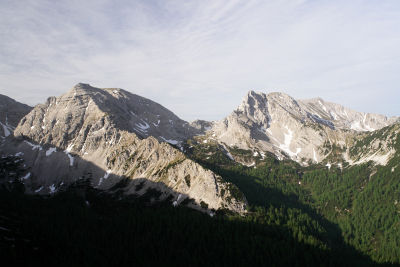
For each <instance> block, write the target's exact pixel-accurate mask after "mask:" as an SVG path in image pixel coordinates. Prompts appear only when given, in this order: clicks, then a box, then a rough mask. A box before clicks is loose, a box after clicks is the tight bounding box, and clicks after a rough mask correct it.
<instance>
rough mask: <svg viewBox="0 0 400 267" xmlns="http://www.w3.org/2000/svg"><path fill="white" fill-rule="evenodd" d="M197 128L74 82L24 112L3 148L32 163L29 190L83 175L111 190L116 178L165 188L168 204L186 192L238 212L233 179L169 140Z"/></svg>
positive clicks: (138, 101)
mask: <svg viewBox="0 0 400 267" xmlns="http://www.w3.org/2000/svg"><path fill="white" fill-rule="evenodd" d="M197 132H198V131H197V130H196V129H195V128H193V127H191V126H190V125H189V124H188V123H186V122H185V121H182V120H181V119H179V118H178V117H177V116H176V115H174V114H173V113H172V112H170V111H169V110H167V109H166V108H164V107H162V106H161V105H159V104H157V103H155V102H153V101H151V100H148V99H145V98H143V97H140V96H137V95H133V94H131V93H129V92H126V91H124V90H121V89H100V88H94V87H91V86H90V85H87V84H78V85H77V86H75V87H74V88H72V90H70V91H69V92H67V93H66V94H64V95H62V96H60V97H57V98H56V97H50V98H49V99H48V100H47V102H46V103H45V104H41V105H37V106H36V107H35V108H34V109H33V110H32V111H31V112H30V113H29V114H28V115H26V116H25V117H24V118H23V119H22V120H21V121H20V123H19V125H18V127H17V128H16V129H15V132H14V135H15V137H16V140H13V141H12V142H10V144H8V147H7V151H9V152H10V153H15V154H18V153H19V154H20V155H21V156H22V157H23V158H24V160H25V162H26V164H27V166H28V167H29V168H30V173H31V174H30V175H29V177H28V178H27V179H25V181H24V183H25V184H26V185H27V186H28V187H29V188H30V190H31V192H36V193H52V192H54V191H57V190H58V188H59V187H60V186H62V185H65V184H70V183H72V182H74V181H76V180H77V179H79V178H82V177H87V178H91V181H92V183H93V186H95V187H98V188H101V189H105V190H113V188H114V187H115V186H116V185H118V184H120V183H121V179H122V180H125V181H126V182H125V184H124V186H123V191H124V193H125V194H139V195H141V194H144V193H145V191H146V190H147V189H148V188H149V187H152V188H156V189H158V190H159V191H162V192H163V194H162V195H161V196H160V199H163V198H164V199H165V198H167V197H168V196H169V197H171V196H173V198H175V199H176V200H175V202H174V205H175V204H176V205H178V204H179V203H181V202H182V201H184V200H185V199H186V198H190V199H193V200H194V203H193V206H197V207H199V206H200V204H201V203H202V202H203V205H202V206H203V208H204V206H208V209H219V208H226V209H230V210H233V211H236V212H244V211H245V206H246V200H245V198H244V197H243V196H241V197H237V195H238V194H235V197H234V196H233V194H231V189H236V190H237V188H236V187H235V186H234V185H232V184H230V183H227V182H225V181H223V179H222V178H221V177H220V176H218V175H216V174H215V173H213V172H211V171H209V170H206V169H204V168H203V167H202V166H200V165H199V164H197V163H195V162H193V161H191V160H189V159H187V158H186V157H185V155H184V154H183V153H181V152H180V151H179V149H177V148H175V147H173V146H171V145H170V144H173V145H177V146H179V144H180V142H181V141H183V140H185V139H186V138H188V137H189V136H191V135H193V134H195V133H197ZM168 143H169V144H168ZM124 178H127V179H124ZM142 182H144V184H141V183H142ZM139 184H140V185H139ZM204 203H205V204H204Z"/></svg>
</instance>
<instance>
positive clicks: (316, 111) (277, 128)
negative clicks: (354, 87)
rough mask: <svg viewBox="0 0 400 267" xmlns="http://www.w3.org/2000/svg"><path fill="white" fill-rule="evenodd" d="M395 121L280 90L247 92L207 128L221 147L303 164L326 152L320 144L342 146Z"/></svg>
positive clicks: (319, 158)
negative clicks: (266, 152)
mask: <svg viewBox="0 0 400 267" xmlns="http://www.w3.org/2000/svg"><path fill="white" fill-rule="evenodd" d="M398 120H399V118H398V117H392V118H388V117H386V116H383V115H377V114H371V113H362V112H356V111H353V110H351V109H348V108H345V107H343V106H341V105H338V104H334V103H330V102H325V101H324V100H322V99H321V98H315V99H310V100H295V99H294V98H292V97H290V96H289V95H287V94H284V93H277V92H274V93H269V94H265V93H257V92H254V91H249V92H248V93H247V95H246V96H245V97H244V98H243V100H242V102H241V104H240V105H239V106H238V108H237V109H236V110H234V111H233V112H232V113H231V114H230V115H229V116H227V117H226V118H225V119H223V120H221V121H219V122H216V123H214V125H213V127H212V130H211V132H212V134H213V136H214V137H215V138H216V139H217V140H219V141H220V142H221V143H223V144H225V145H227V146H231V147H239V148H242V149H252V150H255V151H257V150H259V151H261V152H265V151H268V152H272V153H274V154H276V155H277V156H278V157H279V158H291V159H293V160H296V161H298V162H300V163H303V164H306V162H307V161H312V162H316V163H318V162H321V161H322V160H323V159H324V158H326V157H327V156H328V154H329V153H326V151H325V150H326V149H325V148H323V146H329V147H332V146H334V145H335V146H338V147H341V148H342V149H344V150H346V147H347V146H348V145H349V141H350V139H351V138H350V137H354V136H355V135H357V134H359V133H361V132H365V131H374V130H378V129H381V128H383V127H385V126H388V125H390V124H393V123H395V122H396V121H398Z"/></svg>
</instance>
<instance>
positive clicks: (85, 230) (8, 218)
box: [0, 189, 368, 266]
mask: <svg viewBox="0 0 400 267" xmlns="http://www.w3.org/2000/svg"><path fill="white" fill-rule="evenodd" d="M86 201H87V202H86ZM87 203H89V204H87ZM0 212H1V214H2V217H1V218H2V219H1V225H2V227H4V228H6V229H7V231H0V235H1V239H0V246H1V247H0V254H1V255H0V256H1V259H2V263H6V265H5V266H17V265H22V264H24V265H25V266H36V265H40V266H154V265H156V264H157V265H160V266H173V265H178V266H182V265H185V266H199V265H202V266H265V265H275V266H276V265H279V266H283V265H285V266H338V265H347V263H348V261H347V259H344V258H342V257H338V255H336V254H335V253H333V252H332V251H329V250H327V249H326V248H325V246H324V245H321V244H316V245H311V244H309V242H301V241H298V239H305V240H306V238H307V237H302V236H301V235H300V234H299V233H297V234H295V233H293V232H292V230H291V227H290V225H286V226H285V225H282V224H281V223H280V217H281V216H282V213H283V211H282V210H279V209H278V210H276V209H274V208H269V209H266V210H262V209H258V210H255V211H254V213H253V215H252V216H247V217H244V218H241V217H231V218H230V219H229V218H226V217H224V216H217V217H214V218H211V217H209V216H208V215H207V214H203V213H199V212H197V211H194V210H190V209H187V208H184V207H177V208H173V207H171V205H170V203H165V204H163V203H160V204H158V205H156V206H151V207H148V206H146V205H144V204H143V203H142V202H141V201H140V200H137V201H129V202H127V201H123V200H122V201H116V200H114V199H113V197H112V196H107V195H104V194H99V192H96V191H95V190H93V189H90V190H87V192H86V196H85V198H81V197H79V196H78V195H77V194H75V193H74V190H67V191H66V192H63V193H60V194H58V195H56V196H54V197H52V198H48V199H45V198H41V197H35V196H27V195H23V194H22V195H16V194H11V193H9V192H1V193H0ZM285 216H287V217H293V218H294V217H296V216H297V214H290V213H289V214H287V215H285ZM296 235H298V236H296ZM295 236H296V237H295ZM355 262H356V263H359V264H361V263H364V264H368V261H367V260H365V259H363V258H362V257H359V258H358V260H357V261H355Z"/></svg>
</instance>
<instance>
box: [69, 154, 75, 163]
mask: <svg viewBox="0 0 400 267" xmlns="http://www.w3.org/2000/svg"><path fill="white" fill-rule="evenodd" d="M67 156H68V158H69V166H74V160H75V158H74V157H73V156H71V154H69V153H67Z"/></svg>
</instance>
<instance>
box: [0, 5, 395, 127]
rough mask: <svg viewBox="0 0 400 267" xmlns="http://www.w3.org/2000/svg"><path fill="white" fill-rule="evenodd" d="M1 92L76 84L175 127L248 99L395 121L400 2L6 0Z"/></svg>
mask: <svg viewBox="0 0 400 267" xmlns="http://www.w3.org/2000/svg"><path fill="white" fill-rule="evenodd" d="M0 40H1V41H0V94H5V95H8V96H10V97H12V98H14V99H16V100H18V101H20V102H23V103H27V104H30V105H35V104H38V103H43V102H45V101H46V99H47V97H49V96H59V95H62V94H63V93H65V92H67V91H68V90H70V89H71V88H72V87H73V86H74V85H75V84H77V83H79V82H83V83H89V84H91V85H92V86H95V87H101V88H108V87H112V88H123V89H125V90H127V91H130V92H132V93H135V94H138V95H141V96H144V97H147V98H150V99H152V100H153V101H156V102H158V103H160V104H162V105H163V106H165V107H167V108H169V109H170V110H171V111H173V112H174V113H175V114H177V115H178V116H179V117H181V118H182V119H185V120H188V121H191V120H195V119H205V120H220V119H222V118H224V117H225V116H227V115H228V114H230V113H231V112H232V111H233V110H234V109H235V108H236V107H237V106H238V105H239V104H240V102H241V99H242V98H243V97H244V96H245V95H246V93H247V92H248V91H249V90H254V91H260V92H265V93H268V92H277V91H279V92H284V93H287V94H289V95H291V96H292V97H294V98H296V99H305V98H313V97H321V98H323V99H324V100H326V101H331V102H336V103H339V104H342V105H344V106H347V107H349V108H352V109H355V110H357V111H363V112H371V113H381V114H385V115H388V116H400V104H399V100H400V86H399V84H400V1H399V0H352V1H348V0H345V1H341V0H335V1H330V0H329V1H328V0H327V1H324V0H276V1H272V0H270V1H267V0H263V1H256V0H245V1H238V0H232V1H227V0H199V1H188V0H160V1H156V0H143V1H136V0H130V1H124V0H120V1H105V0H95V1H90V0H85V1H82V0H79V1H78V0H76V1H75V0H70V1H69V0H64V1H54V0H50V1H45V0H19V1H15V0H11V1H9V0H1V1H0Z"/></svg>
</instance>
